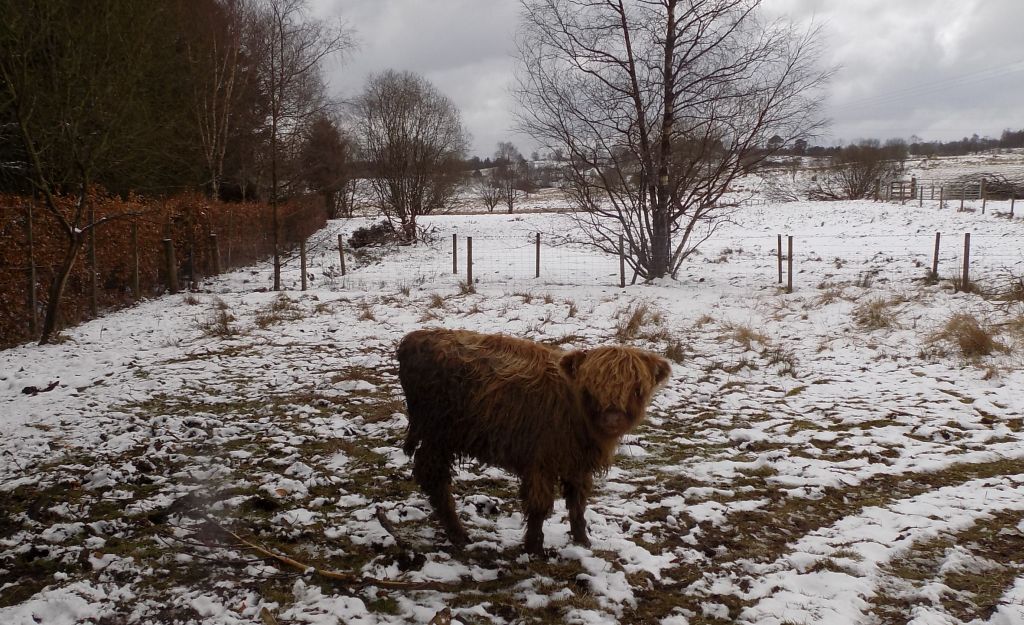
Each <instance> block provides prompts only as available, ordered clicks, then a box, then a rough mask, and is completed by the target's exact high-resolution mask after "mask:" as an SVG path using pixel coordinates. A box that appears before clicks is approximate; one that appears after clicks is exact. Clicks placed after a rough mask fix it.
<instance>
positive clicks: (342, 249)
mask: <svg viewBox="0 0 1024 625" xmlns="http://www.w3.org/2000/svg"><path fill="white" fill-rule="evenodd" d="M338 257H339V258H340V259H341V275H345V238H344V235H340V234H339V235H338Z"/></svg>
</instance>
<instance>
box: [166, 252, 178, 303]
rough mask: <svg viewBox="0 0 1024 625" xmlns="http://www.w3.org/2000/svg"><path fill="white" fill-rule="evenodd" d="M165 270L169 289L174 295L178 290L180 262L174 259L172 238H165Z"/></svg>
mask: <svg viewBox="0 0 1024 625" xmlns="http://www.w3.org/2000/svg"><path fill="white" fill-rule="evenodd" d="M164 272H165V275H166V276H167V290H168V291H170V292H171V295H173V294H175V293H177V292H178V263H177V261H175V259H174V241H172V240H170V239H164Z"/></svg>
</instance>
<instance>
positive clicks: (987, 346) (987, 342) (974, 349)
mask: <svg viewBox="0 0 1024 625" xmlns="http://www.w3.org/2000/svg"><path fill="white" fill-rule="evenodd" d="M933 340H937V341H943V340H945V341H949V342H951V343H954V344H956V345H957V346H958V347H959V348H960V352H961V353H962V354H963V355H964V356H965V357H967V358H978V357H979V356H989V355H991V354H992V352H994V351H996V350H1001V351H1006V346H1004V345H1003V344H1001V343H999V342H998V341H996V340H995V339H994V338H993V335H992V332H991V331H989V330H988V329H987V328H985V327H984V326H982V325H981V322H979V321H978V320H977V318H975V317H974V316H973V315H968V314H965V313H961V314H958V315H953V316H952V317H951V318H950V319H949V321H947V322H946V325H945V326H943V328H942V330H940V331H939V332H938V333H936V335H935V336H934V337H933Z"/></svg>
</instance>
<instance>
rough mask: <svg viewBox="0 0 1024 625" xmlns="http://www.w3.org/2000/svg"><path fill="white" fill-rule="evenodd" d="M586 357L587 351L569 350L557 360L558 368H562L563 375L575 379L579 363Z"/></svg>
mask: <svg viewBox="0 0 1024 625" xmlns="http://www.w3.org/2000/svg"><path fill="white" fill-rule="evenodd" d="M586 357H587V352H586V351H583V350H576V351H573V352H569V353H568V354H566V355H564V356H562V358H561V360H559V361H558V368H559V369H561V370H562V373H564V374H565V377H567V378H569V379H570V380H574V379H576V374H577V373H579V370H580V365H581V364H583V359H584V358H586Z"/></svg>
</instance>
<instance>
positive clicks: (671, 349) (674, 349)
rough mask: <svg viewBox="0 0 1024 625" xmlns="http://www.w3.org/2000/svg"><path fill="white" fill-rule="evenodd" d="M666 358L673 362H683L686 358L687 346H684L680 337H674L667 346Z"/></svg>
mask: <svg viewBox="0 0 1024 625" xmlns="http://www.w3.org/2000/svg"><path fill="white" fill-rule="evenodd" d="M664 354H665V358H668V359H669V360H671V361H672V362H678V363H682V362H683V360H684V359H685V358H686V347H685V346H683V343H682V341H680V340H679V339H672V340H671V341H669V342H668V344H667V345H666V346H665V351H664Z"/></svg>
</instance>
